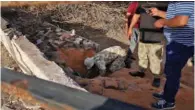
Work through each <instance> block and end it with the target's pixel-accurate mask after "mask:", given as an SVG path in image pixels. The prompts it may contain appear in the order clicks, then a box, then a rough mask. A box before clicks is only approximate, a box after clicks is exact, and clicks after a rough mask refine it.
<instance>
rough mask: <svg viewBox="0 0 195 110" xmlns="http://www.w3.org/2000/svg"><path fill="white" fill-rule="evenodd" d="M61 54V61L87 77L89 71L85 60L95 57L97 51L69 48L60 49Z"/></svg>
mask: <svg viewBox="0 0 195 110" xmlns="http://www.w3.org/2000/svg"><path fill="white" fill-rule="evenodd" d="M59 52H60V57H61V59H62V60H64V61H65V62H66V65H67V66H68V67H70V68H72V69H73V70H74V71H76V72H79V73H80V74H81V75H82V76H85V75H86V73H87V69H86V67H85V65H84V63H83V62H84V59H85V58H87V57H92V56H94V55H95V51H94V50H93V49H88V50H84V49H76V48H68V49H59Z"/></svg>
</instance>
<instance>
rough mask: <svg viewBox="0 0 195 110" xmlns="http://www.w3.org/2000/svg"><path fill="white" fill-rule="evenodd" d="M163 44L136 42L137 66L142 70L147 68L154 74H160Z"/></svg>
mask: <svg viewBox="0 0 195 110" xmlns="http://www.w3.org/2000/svg"><path fill="white" fill-rule="evenodd" d="M163 53H164V52H163V45H162V44H161V43H142V42H139V44H138V58H139V62H138V64H139V66H140V69H141V70H142V71H144V70H146V69H147V68H148V65H149V64H150V67H149V68H150V70H151V72H152V73H153V74H154V75H155V76H159V75H160V74H161V66H162V61H163V60H162V59H163V56H164V55H163Z"/></svg>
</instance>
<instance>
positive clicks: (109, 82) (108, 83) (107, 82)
mask: <svg viewBox="0 0 195 110" xmlns="http://www.w3.org/2000/svg"><path fill="white" fill-rule="evenodd" d="M104 87H105V88H110V89H118V83H117V81H116V80H114V79H110V78H109V79H107V80H105V83H104Z"/></svg>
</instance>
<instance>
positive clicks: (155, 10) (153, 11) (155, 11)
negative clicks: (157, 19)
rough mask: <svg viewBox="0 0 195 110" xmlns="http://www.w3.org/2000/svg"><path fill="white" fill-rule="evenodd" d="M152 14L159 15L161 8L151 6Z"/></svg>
mask: <svg viewBox="0 0 195 110" xmlns="http://www.w3.org/2000/svg"><path fill="white" fill-rule="evenodd" d="M150 15H151V16H159V10H158V9H157V8H154V7H153V8H150Z"/></svg>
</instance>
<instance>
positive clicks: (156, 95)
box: [152, 93, 163, 100]
mask: <svg viewBox="0 0 195 110" xmlns="http://www.w3.org/2000/svg"><path fill="white" fill-rule="evenodd" d="M152 96H153V97H154V98H155V99H158V100H160V99H163V93H153V94H152Z"/></svg>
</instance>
